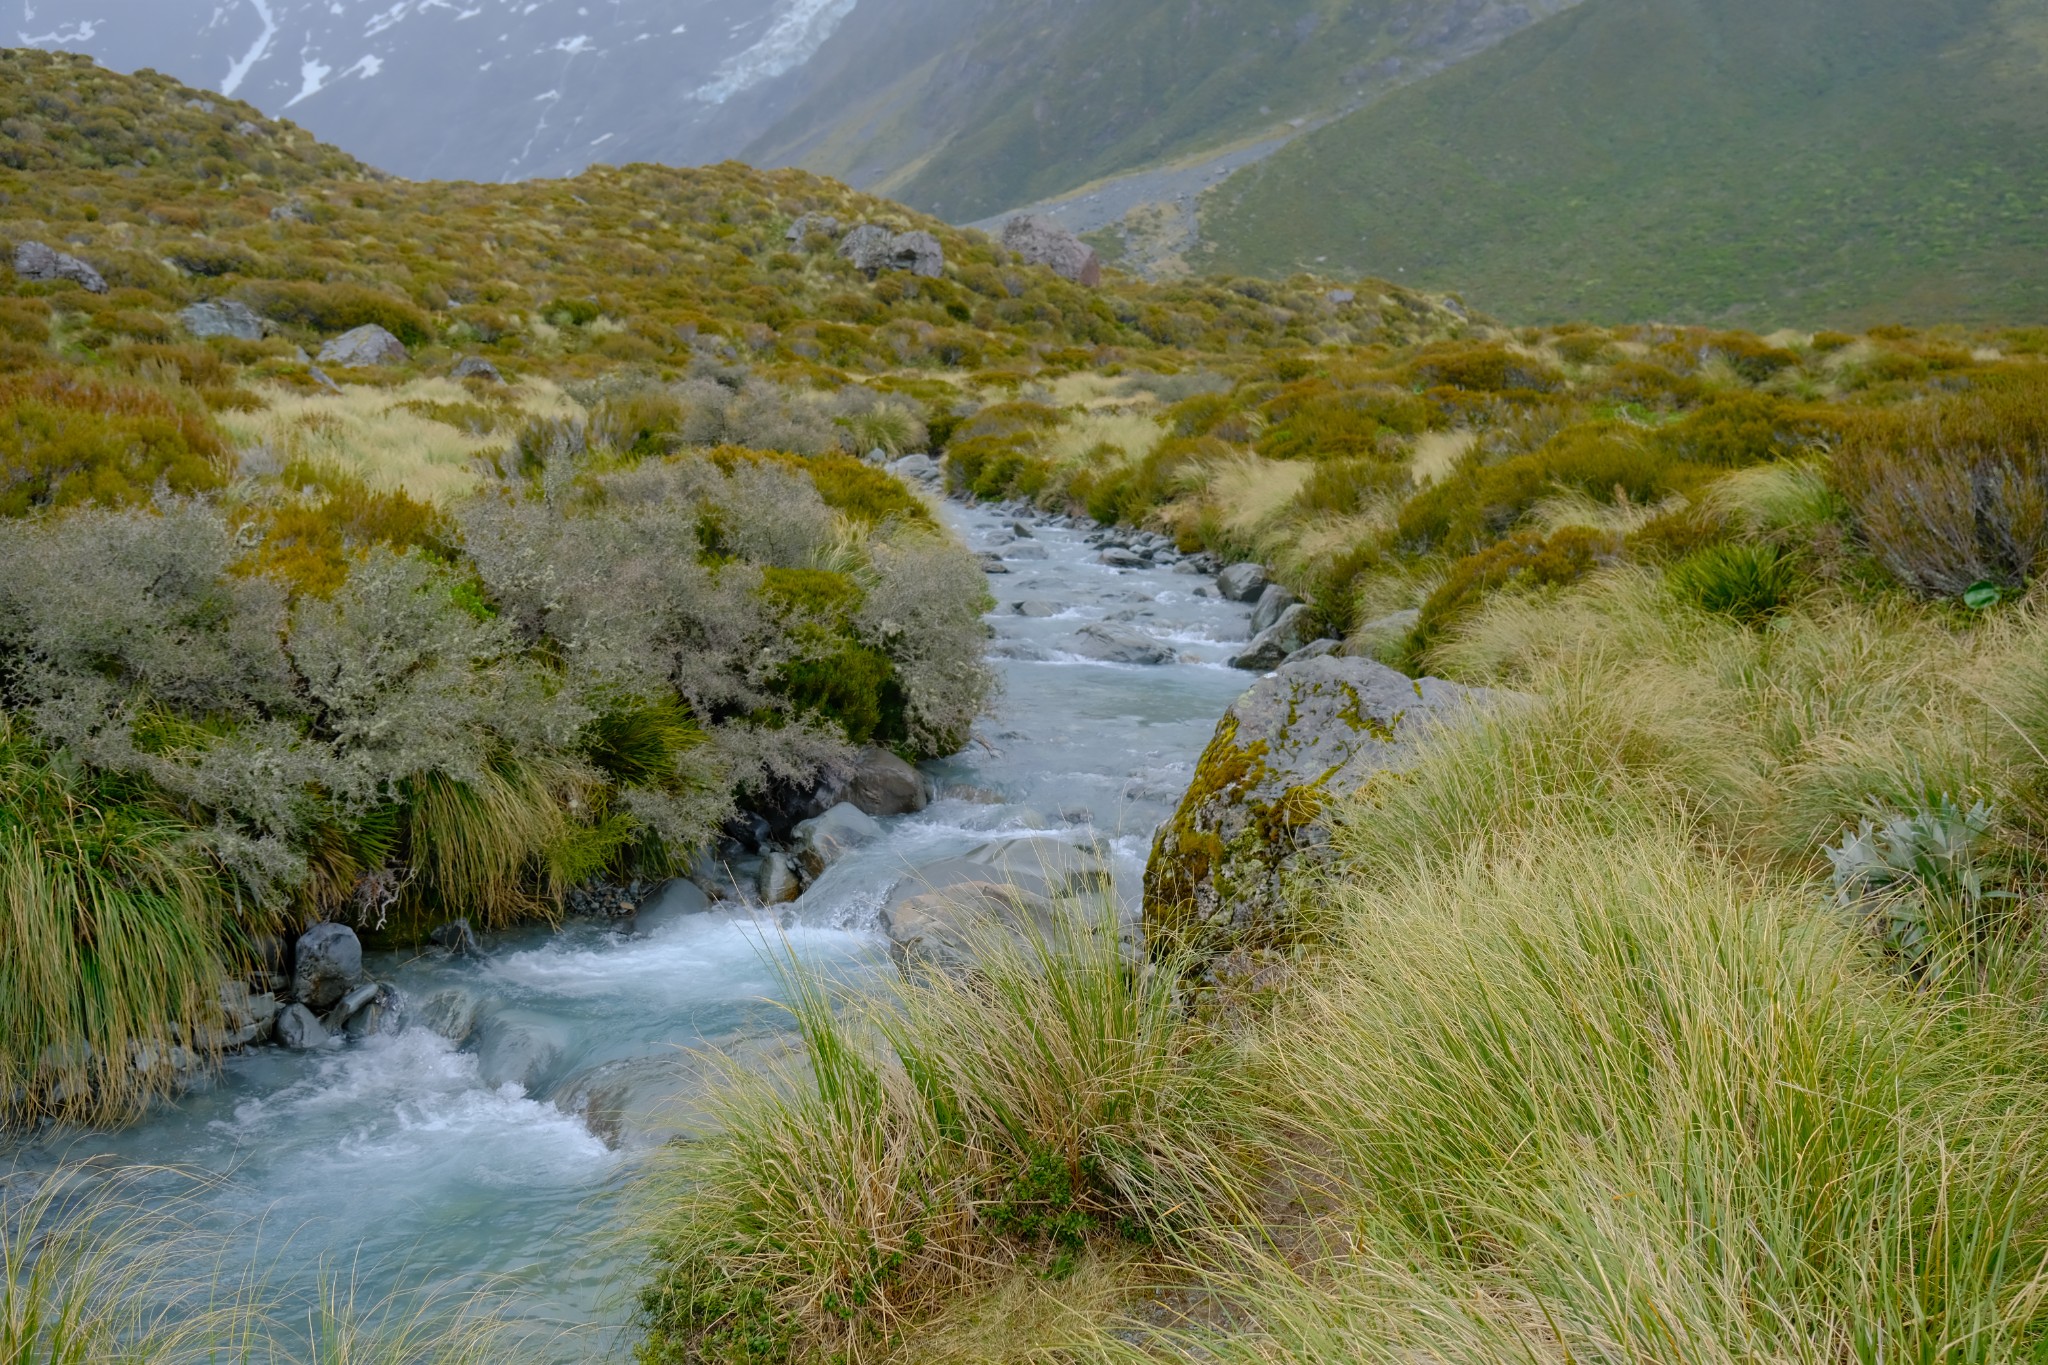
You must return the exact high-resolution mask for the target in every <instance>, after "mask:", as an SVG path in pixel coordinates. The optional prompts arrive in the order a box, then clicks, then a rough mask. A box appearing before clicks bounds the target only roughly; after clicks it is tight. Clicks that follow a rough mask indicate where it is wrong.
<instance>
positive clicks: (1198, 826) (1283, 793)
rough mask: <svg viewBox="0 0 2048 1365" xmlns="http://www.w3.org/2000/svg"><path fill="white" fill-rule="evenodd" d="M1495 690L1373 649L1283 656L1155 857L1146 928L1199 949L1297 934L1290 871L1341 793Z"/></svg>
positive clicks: (1313, 856) (1228, 731)
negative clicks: (1359, 653)
mask: <svg viewBox="0 0 2048 1365" xmlns="http://www.w3.org/2000/svg"><path fill="white" fill-rule="evenodd" d="M1494 695H1495V694H1492V693H1488V692H1484V691H1481V690H1478V689H1473V688H1466V687H1460V686H1459V685H1457V684H1456V683H1449V682H1444V681H1443V680H1441V679H1438V678H1423V679H1421V680H1419V681H1418V680H1416V679H1413V678H1409V677H1407V676H1405V675H1403V674H1400V673H1397V672H1395V671H1394V670H1393V669H1391V668H1388V667H1386V666H1385V665H1383V664H1378V663H1374V662H1372V661H1370V660H1367V659H1344V658H1337V657H1334V656H1325V657H1322V658H1315V659H1308V660H1305V661H1303V662H1301V663H1295V664H1287V665H1284V666H1283V667H1281V668H1280V669H1279V671H1277V672H1275V673H1273V674H1271V675H1269V676H1268V677H1266V678H1263V679H1261V680H1260V681H1259V682H1258V683H1257V684H1255V685H1254V686H1253V687H1252V689H1251V690H1250V691H1249V692H1246V693H1245V694H1244V696H1242V697H1240V698H1239V699H1238V700H1237V701H1236V702H1235V703H1233V704H1232V706H1231V708H1230V710H1229V711H1227V712H1226V713H1225V714H1224V716H1223V720H1222V721H1221V723H1219V724H1218V725H1217V727H1216V734H1215V737H1214V738H1213V739H1211V740H1210V742H1209V747H1208V748H1207V749H1206V750H1204V751H1203V754H1202V759H1201V762H1200V763H1199V764H1197V765H1196V768H1195V778H1194V782H1193V784H1192V785H1191V786H1190V787H1189V788H1188V791H1187V795H1186V796H1185V797H1184V798H1183V799H1182V801H1181V804H1180V809H1179V811H1178V812H1176V813H1175V815H1174V817H1173V818H1172V819H1171V820H1169V821H1167V823H1166V824H1165V825H1163V826H1161V827H1160V830H1159V833H1158V834H1157V836H1156V837H1155V838H1154V839H1153V842H1152V857H1151V860H1150V861H1149V862H1148V863H1147V864H1146V867H1145V907H1144V914H1145V933H1146V938H1147V941H1148V942H1150V943H1152V944H1153V945H1155V946H1173V947H1180V948H1185V949H1188V950H1191V951H1193V952H1195V953H1196V954H1198V955H1199V956H1202V957H1208V956H1212V955H1214V954H1216V953H1220V952H1224V951H1230V950H1235V949H1238V948H1260V947H1269V946H1277V945H1281V944H1284V943H1286V942H1287V941H1288V940H1289V938H1290V929H1291V926H1290V925H1289V924H1288V901H1287V898H1286V896H1285V894H1284V892H1283V881H1284V880H1285V878H1286V877H1287V876H1288V875H1289V874H1290V873H1291V872H1293V871H1295V870H1296V869H1298V868H1302V867H1305V866H1313V865H1314V864H1316V863H1318V862H1320V861H1321V860H1322V858H1323V857H1324V856H1325V852H1326V848H1327V844H1328V837H1329V836H1328V832H1327V830H1326V829H1325V827H1324V824H1323V815H1324V811H1325V809H1326V807H1327V806H1328V804H1329V803H1330V802H1331V801H1332V800H1333V799H1336V798H1339V797H1342V796H1346V795H1349V794H1350V793H1352V792H1355V791H1357V790H1358V789H1359V788H1360V787H1361V786H1363V785H1364V784H1365V783H1366V781H1367V780H1368V779H1370V778H1372V777H1373V776H1375V775H1376V774H1379V773H1383V772H1388V771H1394V770H1398V769H1400V768H1403V767H1406V766H1407V765H1408V764H1410V763H1412V762H1413V761H1414V759H1415V755H1416V752H1417V750H1418V747H1419V744H1420V742H1421V740H1422V738H1423V736H1424V735H1425V734H1426V733H1427V732H1428V730H1429V728H1430V727H1431V725H1432V724H1434V723H1437V722H1439V721H1443V720H1446V719H1450V718H1452V717H1455V716H1456V715H1458V714H1459V713H1460V712H1463V711H1465V710H1467V709H1468V708H1469V707H1471V706H1472V705H1474V704H1475V703H1479V702H1483V701H1486V700H1488V699H1490V698H1492V697H1493V696H1494Z"/></svg>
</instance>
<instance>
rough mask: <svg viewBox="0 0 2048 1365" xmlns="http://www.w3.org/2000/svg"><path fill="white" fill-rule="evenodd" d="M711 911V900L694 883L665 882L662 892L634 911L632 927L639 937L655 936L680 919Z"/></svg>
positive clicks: (682, 880)
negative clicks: (645, 935) (643, 935)
mask: <svg viewBox="0 0 2048 1365" xmlns="http://www.w3.org/2000/svg"><path fill="white" fill-rule="evenodd" d="M710 908H711V898H710V897H709V896H706V895H705V894H704V889H703V888H702V887H700V886H698V885H697V884H696V883H695V882H692V881H689V880H686V879H685V878H682V877H678V878H676V879H675V880H674V881H671V882H666V883H664V884H663V885H662V887H661V889H660V890H659V891H656V892H655V893H654V894H653V895H651V896H649V897H648V898H647V899H646V900H644V901H642V902H640V906H639V908H638V909H636V910H635V911H634V912H633V919H632V928H633V932H634V933H636V934H653V933H659V932H660V931H661V930H663V929H666V928H668V927H669V926H670V925H671V924H675V923H677V922H679V921H681V920H686V919H689V918H691V917H693V916H696V915H701V914H703V913H704V912H705V911H707V910H709V909H710Z"/></svg>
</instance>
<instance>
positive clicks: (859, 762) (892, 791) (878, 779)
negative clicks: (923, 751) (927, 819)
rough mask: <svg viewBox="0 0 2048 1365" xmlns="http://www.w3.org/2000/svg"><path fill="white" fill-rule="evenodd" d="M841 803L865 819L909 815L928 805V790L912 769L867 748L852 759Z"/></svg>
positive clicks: (887, 754)
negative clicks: (859, 811) (855, 810)
mask: <svg viewBox="0 0 2048 1365" xmlns="http://www.w3.org/2000/svg"><path fill="white" fill-rule="evenodd" d="M845 799H846V800H847V801H850V802H852V803H853V804H854V805H855V806H857V807H859V808H860V810H861V811H862V812H863V813H864V814H867V815H874V816H890V815H911V814H915V813H916V812H918V811H921V810H923V809H924V808H925V807H926V806H927V805H929V804H930V803H931V788H930V786H929V785H928V784H927V783H926V782H925V780H924V774H923V773H921V772H919V771H918V770H917V769H916V768H914V767H912V766H911V765H910V764H908V763H906V762H904V761H903V760H902V759H900V758H898V757H897V756H896V755H894V754H892V753H890V752H889V751H888V750H887V749H883V748H879V747H877V746H874V745H870V746H869V747H867V748H865V749H863V750H861V751H860V753H859V754H858V755H856V757H855V759H854V767H853V777H852V780H851V781H850V782H848V783H847V787H846V794H845Z"/></svg>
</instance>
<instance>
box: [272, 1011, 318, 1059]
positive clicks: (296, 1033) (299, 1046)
mask: <svg viewBox="0 0 2048 1365" xmlns="http://www.w3.org/2000/svg"><path fill="white" fill-rule="evenodd" d="M273 1036H274V1037H276V1039H277V1045H278V1046H279V1047H287V1048H290V1049H291V1050H292V1051H294V1052H308V1051H311V1050H312V1049H313V1048H316V1047H325V1046H327V1029H326V1027H325V1026H324V1025H322V1024H321V1022H320V1020H319V1017H318V1016H317V1015H315V1014H314V1013H313V1011H311V1010H309V1009H307V1008H306V1007H305V1006H304V1005H290V1006H287V1007H286V1008H285V1010H284V1011H283V1012H282V1013H281V1014H279V1015H278V1016H277V1024H276V1032H275V1033H274V1035H273Z"/></svg>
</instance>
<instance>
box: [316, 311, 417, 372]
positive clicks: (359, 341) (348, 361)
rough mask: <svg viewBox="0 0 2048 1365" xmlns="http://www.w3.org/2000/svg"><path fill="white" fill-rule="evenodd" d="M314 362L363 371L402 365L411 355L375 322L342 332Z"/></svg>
mask: <svg viewBox="0 0 2048 1365" xmlns="http://www.w3.org/2000/svg"><path fill="white" fill-rule="evenodd" d="M315 359H317V360H318V361H319V362H320V363H321V364H322V365H340V366H342V367H344V368H346V369H351V370H363V369H369V368H371V367H372V366H376V365H403V364H404V363H405V362H406V361H407V360H409V359H411V355H410V353H408V352H407V351H406V349H405V343H404V342H402V341H400V340H399V339H398V338H397V337H395V336H393V335H391V333H389V332H387V331H385V330H384V329H383V328H382V327H379V326H378V325H377V324H376V323H374V322H372V323H366V324H365V325H363V326H361V327H358V328H356V329H355V330H354V331H352V332H343V333H342V334H341V335H340V336H338V337H336V338H334V340H332V341H330V342H328V343H327V344H326V345H325V346H322V347H321V348H320V354H319V355H318V356H316V357H315Z"/></svg>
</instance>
